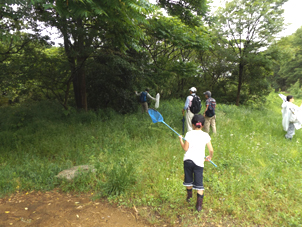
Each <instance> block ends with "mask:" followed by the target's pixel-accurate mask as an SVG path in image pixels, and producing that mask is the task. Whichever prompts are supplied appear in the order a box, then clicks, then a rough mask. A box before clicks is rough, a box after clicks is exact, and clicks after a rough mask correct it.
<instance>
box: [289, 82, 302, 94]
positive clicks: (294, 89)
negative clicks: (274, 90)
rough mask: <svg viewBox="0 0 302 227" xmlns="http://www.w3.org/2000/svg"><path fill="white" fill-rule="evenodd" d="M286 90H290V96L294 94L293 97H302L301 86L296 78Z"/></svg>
mask: <svg viewBox="0 0 302 227" xmlns="http://www.w3.org/2000/svg"><path fill="white" fill-rule="evenodd" d="M288 91H289V92H290V94H291V95H292V96H294V97H295V98H302V87H301V83H300V80H297V82H296V83H295V84H294V85H292V86H291V87H290V88H289V89H288Z"/></svg>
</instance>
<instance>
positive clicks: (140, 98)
mask: <svg viewBox="0 0 302 227" xmlns="http://www.w3.org/2000/svg"><path fill="white" fill-rule="evenodd" d="M139 101H140V102H147V92H145V91H143V92H142V93H141V96H140V97H139Z"/></svg>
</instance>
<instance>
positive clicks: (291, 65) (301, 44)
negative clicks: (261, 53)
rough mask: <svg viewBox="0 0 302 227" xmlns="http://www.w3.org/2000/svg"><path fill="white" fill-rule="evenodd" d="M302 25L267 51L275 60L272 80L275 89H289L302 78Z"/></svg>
mask: <svg viewBox="0 0 302 227" xmlns="http://www.w3.org/2000/svg"><path fill="white" fill-rule="evenodd" d="M301 40H302V27H301V28H299V29H298V30H297V31H296V32H295V33H294V34H292V35H290V36H287V37H283V38H282V39H280V40H278V41H276V42H274V43H273V44H272V45H271V46H270V47H269V48H268V50H267V51H266V52H267V55H269V56H270V57H271V59H272V61H273V71H274V73H273V75H272V76H271V81H272V83H273V87H274V88H275V89H279V88H280V89H282V90H287V89H288V88H290V87H291V86H292V85H293V84H295V83H296V82H297V81H298V80H299V79H300V78H302V41H301Z"/></svg>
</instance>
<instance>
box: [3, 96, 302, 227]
mask: <svg viewBox="0 0 302 227" xmlns="http://www.w3.org/2000/svg"><path fill="white" fill-rule="evenodd" d="M267 100H268V101H267V103H266V104H265V105H263V107H262V108H261V109H260V110H259V109H253V108H249V107H244V106H240V107H237V106H230V105H223V104H218V106H217V111H216V112H217V132H218V133H217V134H216V135H211V136H212V144H213V147H214V158H213V161H214V162H215V163H216V164H217V165H218V167H217V168H215V167H214V166H213V165H211V164H210V163H206V164H205V172H204V185H205V199H204V209H203V210H202V211H201V212H200V213H196V212H195V211H194V202H195V196H194V200H193V202H192V203H191V204H187V203H186V202H185V197H186V191H185V187H183V186H182V182H183V161H182V158H183V153H184V152H183V151H182V149H181V147H180V145H179V141H178V137H177V136H176V135H175V134H174V133H173V132H172V131H171V130H169V129H168V128H167V127H166V126H165V125H164V124H162V123H157V124H153V123H152V122H151V120H150V118H149V117H148V116H147V115H146V114H145V115H142V114H141V113H140V110H138V112H137V113H136V114H131V115H124V116H121V115H118V114H116V113H115V112H114V111H112V110H102V111H99V112H97V113H94V112H88V113H76V112H73V111H71V112H68V113H67V112H64V111H63V110H62V109H61V107H59V106H57V105H55V104H53V103H47V102H45V103H38V104H30V105H27V106H25V105H23V106H20V107H4V108H1V109H0V119H1V120H0V144H1V148H0V149H1V151H0V152H1V156H0V195H1V196H5V195H7V194H9V193H14V192H16V191H20V190H22V191H29V190H51V189H53V188H55V187H59V188H61V189H62V191H78V192H88V191H93V192H95V193H94V194H97V195H98V196H102V197H107V198H108V199H109V201H112V202H115V203H118V204H119V205H123V206H127V207H133V206H136V207H137V208H138V210H139V212H140V214H141V215H142V216H144V217H145V218H147V219H148V220H149V221H150V222H151V223H154V224H160V223H161V222H162V221H164V222H167V223H169V224H171V225H173V224H178V225H179V224H180V225H182V226H194V225H196V226H200V224H201V223H205V222H207V223H209V224H210V223H216V224H220V225H227V224H229V225H231V226H236V225H237V226H258V225H260V226H302V218H301V217H302V205H301V204H302V189H301V188H302V177H301V176H302V170H301V158H302V152H301V151H302V148H301V144H302V139H301V138H302V130H298V131H296V135H295V136H294V139H293V140H292V141H287V140H285V139H284V134H285V132H284V131H283V129H282V125H281V118H282V116H281V108H280V106H281V103H282V101H281V99H280V98H279V97H278V96H277V94H275V93H271V94H270V95H269V96H268V97H267ZM296 103H298V104H300V103H301V100H300V101H299V100H296ZM182 106H183V103H182V102H181V101H178V100H170V101H169V102H165V101H163V102H162V103H161V106H160V108H159V111H160V112H161V114H162V115H163V117H164V120H165V122H166V123H167V124H169V125H170V126H171V127H172V128H174V129H175V130H176V131H178V132H181V131H182V122H181V119H182V114H181V109H182ZM257 106H259V105H257ZM80 164H92V165H94V166H95V168H96V169H97V171H96V172H95V173H87V174H83V175H80V176H78V177H77V178H76V179H75V180H74V181H73V182H67V181H62V180H58V179H57V178H55V175H56V174H57V173H59V172H60V171H61V170H63V169H66V168H69V167H71V166H74V165H80Z"/></svg>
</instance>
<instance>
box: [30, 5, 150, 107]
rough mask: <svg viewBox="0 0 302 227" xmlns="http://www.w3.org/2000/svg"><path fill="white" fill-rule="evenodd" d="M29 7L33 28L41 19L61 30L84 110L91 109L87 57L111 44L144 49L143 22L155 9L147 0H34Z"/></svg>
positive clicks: (74, 86)
mask: <svg viewBox="0 0 302 227" xmlns="http://www.w3.org/2000/svg"><path fill="white" fill-rule="evenodd" d="M26 6H27V7H28V11H29V12H30V15H29V16H28V18H27V19H28V20H29V24H31V26H32V28H34V29H37V26H38V24H37V21H40V22H43V23H44V24H45V26H50V27H56V28H57V29H58V30H59V31H60V33H61V35H62V37H63V39H64V49H65V53H66V56H67V58H68V63H69V67H70V72H71V76H72V81H73V90H74V96H75V101H76V106H77V108H78V109H84V110H86V109H87V95H86V71H85V64H86V60H87V59H88V58H89V57H90V56H92V55H93V54H94V53H95V51H96V50H99V49H102V48H105V47H106V46H107V45H106V44H108V43H110V44H111V46H113V47H114V48H117V49H120V50H122V51H126V50H127V49H128V48H134V49H137V50H138V49H140V47H139V45H138V42H139V40H140V39H141V38H143V35H144V34H143V32H142V29H141V28H140V25H141V24H143V23H145V19H146V15H147V14H148V13H150V12H151V10H152V7H151V5H150V4H149V3H148V1H146V0H139V1H136V0H126V1H118V0H114V1H112V0H102V1H89V0H82V1H77V0H75V1H65V0H58V1H54V0H49V1H41V0H31V1H27V5H26Z"/></svg>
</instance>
